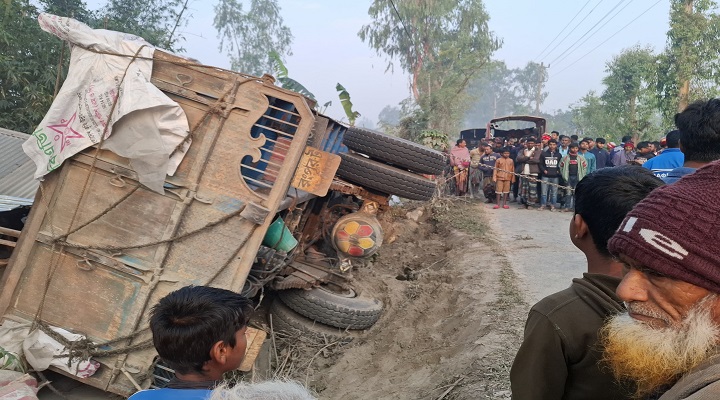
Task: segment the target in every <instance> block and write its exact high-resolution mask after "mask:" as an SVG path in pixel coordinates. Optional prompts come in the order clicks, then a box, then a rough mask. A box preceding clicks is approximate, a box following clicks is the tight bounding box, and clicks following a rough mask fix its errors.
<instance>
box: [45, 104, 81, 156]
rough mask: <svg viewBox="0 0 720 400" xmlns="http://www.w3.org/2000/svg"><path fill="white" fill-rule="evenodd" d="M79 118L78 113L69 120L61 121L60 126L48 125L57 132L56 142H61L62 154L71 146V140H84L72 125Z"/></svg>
mask: <svg viewBox="0 0 720 400" xmlns="http://www.w3.org/2000/svg"><path fill="white" fill-rule="evenodd" d="M76 117H77V111H76V112H75V113H74V114H73V115H72V117H70V119H68V120H64V119H61V120H60V123H59V124H55V125H48V128H50V129H52V130H53V131H55V132H57V133H58V134H57V135H55V138H54V139H55V141H56V142H57V141H60V152H62V151H63V150H65V146H67V145H69V144H70V139H82V138H84V136H83V135H81V134H80V133H79V132H78V131H76V130H75V129H73V128H72V124H73V123H74V122H75V118H76Z"/></svg>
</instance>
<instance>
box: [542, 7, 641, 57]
mask: <svg viewBox="0 0 720 400" xmlns="http://www.w3.org/2000/svg"><path fill="white" fill-rule="evenodd" d="M625 1H626V0H620V1H618V2H617V4H615V6H614V7H613V8H611V9H610V11H608V12H607V13H606V14H605V15H603V17H602V18H600V20H599V21H598V22H596V23H595V25H593V26H591V27H590V29H588V30H587V31H586V32H585V33H583V35H582V36H580V38H579V39H578V40H576V41H575V43H573V44H571V45H570V46H569V47H568V48H567V49H565V51H563V52H562V53H560V54H559V55H558V56H557V57H555V58H554V59H553V60H552V61H550V64H554V63H555V61H557V60H558V59H560V58H561V57H562V59H565V58H566V57H567V56H569V55H570V54H572V53H574V52H575V51H576V50H577V49H578V48H579V46H578V47H575V45H576V44H578V43H579V42H580V41H581V40H583V38H584V37H585V36H587V35H588V34H589V33H590V32H591V31H592V30H593V29H595V27H597V26H598V25H600V23H601V22H603V21H604V20H605V18H607V17H608V16H609V15H610V14H612V12H613V11H615V10H616V9H617V8H618V7H620V5H621V4H622V3H624V2H625ZM627 4H630V3H627ZM627 4H626V6H627ZM615 15H617V14H615ZM611 20H612V18H611V19H610V20H608V22H609V21H611ZM596 33H597V32H596ZM593 35H594V34H593ZM593 35H590V37H592V36H593ZM588 39H589V37H588ZM570 49H572V50H570Z"/></svg>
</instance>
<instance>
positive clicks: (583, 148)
mask: <svg viewBox="0 0 720 400" xmlns="http://www.w3.org/2000/svg"><path fill="white" fill-rule="evenodd" d="M579 146H580V155H581V156H583V157H585V161H587V164H588V167H587V173H588V174H591V173H593V172H595V170H596V169H597V163H596V162H595V161H596V160H595V155H594V154H593V153H591V152H590V142H589V141H588V139H583V140H582V141H581V142H580V144H579Z"/></svg>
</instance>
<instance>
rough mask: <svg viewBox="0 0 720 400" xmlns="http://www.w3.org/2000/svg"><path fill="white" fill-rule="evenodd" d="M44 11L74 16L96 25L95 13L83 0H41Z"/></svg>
mask: <svg viewBox="0 0 720 400" xmlns="http://www.w3.org/2000/svg"><path fill="white" fill-rule="evenodd" d="M39 2H40V5H41V6H42V8H43V11H45V12H46V13H50V14H55V15H61V16H63V17H70V18H74V19H76V20H78V21H80V22H83V23H85V24H88V25H91V26H92V25H94V24H95V23H96V22H97V21H96V16H95V13H94V12H92V11H90V10H88V8H87V4H86V3H85V2H84V1H82V0H40V1H39Z"/></svg>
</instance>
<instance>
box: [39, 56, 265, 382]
mask: <svg viewBox="0 0 720 400" xmlns="http://www.w3.org/2000/svg"><path fill="white" fill-rule="evenodd" d="M143 47H145V46H142V47H140V49H138V50H137V52H136V53H135V54H134V55H132V56H130V55H127V54H118V53H113V52H107V51H98V50H95V49H90V48H85V49H86V50H88V51H91V52H94V53H99V54H105V55H111V56H119V57H128V58H132V59H131V60H130V62H129V63H128V66H127V67H126V69H125V71H124V74H123V75H122V78H121V79H120V80H119V81H118V85H122V83H123V82H124V80H125V77H126V75H127V73H128V70H129V67H130V65H132V63H133V62H134V61H136V60H154V61H155V62H165V63H169V64H173V65H181V66H192V67H193V68H210V69H214V70H221V69H220V68H215V67H209V66H204V65H201V64H197V63H194V62H190V61H185V60H179V61H174V60H165V59H155V58H154V57H143V56H140V51H141V50H142V48H143ZM223 71H225V70H223ZM234 74H235V75H237V73H234ZM243 78H244V79H243ZM251 81H259V78H255V77H252V76H246V75H242V78H236V79H235V80H234V82H233V83H232V85H230V86H231V87H230V88H229V89H228V90H227V91H226V92H225V93H224V94H223V95H222V96H221V97H220V98H218V99H217V100H216V101H215V102H214V103H212V104H209V105H208V108H207V110H205V113H204V115H203V116H202V117H201V119H200V120H199V121H198V122H197V123H196V124H194V126H193V127H192V128H191V130H190V132H189V133H188V135H187V136H186V138H185V140H183V141H182V142H181V143H180V144H178V146H176V148H175V149H174V151H173V152H172V153H171V155H170V156H172V155H174V154H176V153H177V152H178V151H182V150H183V149H184V147H185V146H186V145H188V143H190V141H191V140H192V139H193V134H194V133H195V132H196V131H197V130H198V129H199V128H200V127H201V126H202V125H203V124H205V123H207V121H208V120H209V119H210V117H211V116H213V115H218V116H220V117H221V118H223V119H227V116H228V113H229V110H228V103H230V104H232V103H234V101H235V96H236V93H237V91H238V88H239V87H240V86H241V85H243V84H245V83H247V82H251ZM117 102H118V97H115V99H114V100H113V104H112V108H111V110H110V113H109V117H108V121H110V117H111V116H112V114H113V112H114V110H115V108H116V105H117ZM109 127H110V123H108V124H106V125H105V131H104V132H103V134H102V136H101V138H100V141H99V143H98V144H97V145H96V148H95V152H94V155H93V158H92V163H91V165H90V168H89V169H88V173H87V176H86V179H85V182H84V185H83V187H82V191H81V192H80V196H79V197H78V201H77V204H76V205H75V209H74V212H73V213H72V218H71V219H70V224H69V226H68V228H67V232H66V233H63V234H59V235H56V233H55V229H54V226H55V224H54V223H53V213H54V211H55V209H56V208H55V204H54V203H53V204H51V203H52V202H53V199H51V198H49V197H48V196H47V195H46V193H45V190H44V186H43V184H42V183H41V184H40V195H41V199H42V201H43V204H44V206H45V207H46V208H47V209H48V211H47V218H48V222H49V227H50V234H51V240H50V244H51V249H50V253H51V254H52V256H51V259H50V263H49V265H48V270H47V277H46V281H45V287H44V288H43V289H44V290H43V291H42V297H41V300H40V303H39V305H38V309H37V311H36V313H35V316H34V319H33V322H32V326H31V331H34V330H37V329H40V330H41V331H42V332H43V333H45V334H47V335H48V336H50V337H51V338H52V339H54V340H55V341H57V342H58V343H60V344H61V345H62V346H63V347H64V350H63V352H62V354H60V355H56V356H54V357H55V358H67V359H68V365H70V364H71V363H72V362H73V361H74V360H78V359H79V360H89V359H90V358H92V357H110V356H119V357H118V358H117V360H116V364H115V366H114V367H113V373H115V372H116V371H118V370H119V371H122V372H123V373H125V374H126V376H128V378H129V379H131V380H132V379H133V378H132V376H129V375H128V373H127V372H126V371H125V370H124V367H118V365H123V364H124V361H125V359H126V357H127V355H128V354H130V353H132V352H135V351H140V350H145V349H149V348H152V347H153V342H152V339H151V338H147V337H148V336H149V327H148V326H147V323H146V322H145V320H144V318H143V317H144V316H145V314H146V310H147V309H148V306H149V301H150V298H151V297H152V296H151V295H150V294H152V293H153V292H154V291H155V289H156V287H157V285H158V284H159V282H161V281H163V280H162V273H163V270H164V265H165V262H166V260H167V254H169V252H168V253H166V256H165V258H163V260H162V261H161V262H160V265H159V267H157V268H156V269H155V270H154V271H153V275H152V279H151V280H150V281H149V282H148V285H147V293H148V295H147V296H146V298H145V300H144V303H143V305H142V307H140V308H139V313H138V316H137V318H136V319H135V321H134V326H133V327H132V328H131V329H130V330H131V332H132V333H130V334H128V335H126V336H122V337H119V338H116V339H113V340H109V341H105V342H102V343H94V342H93V341H92V340H91V339H89V338H88V337H87V336H84V337H83V338H82V339H79V340H68V339H67V338H66V337H64V336H63V335H61V334H59V333H58V332H56V331H55V330H53V329H52V328H51V326H50V325H49V324H48V323H46V322H45V321H43V320H42V312H43V308H44V306H45V302H46V298H47V295H48V291H49V289H50V287H51V282H52V280H53V277H54V275H55V272H56V271H57V268H58V266H59V265H60V260H61V256H63V254H64V249H65V248H73V249H85V250H97V251H107V252H110V253H118V252H120V251H122V250H129V249H139V248H146V247H152V246H157V245H162V244H169V243H177V242H180V241H182V240H185V239H187V238H190V237H193V236H196V235H198V234H200V233H202V232H206V231H209V230H211V229H213V228H215V227H217V226H219V225H221V224H224V223H226V222H228V221H229V220H231V219H233V218H235V217H238V216H241V214H242V213H243V211H244V210H245V209H246V204H242V205H241V206H240V207H239V209H238V210H236V211H233V212H231V213H228V214H225V215H223V216H222V217H220V218H218V219H217V220H215V221H212V222H209V223H206V224H205V225H203V226H201V227H198V228H196V229H192V230H189V231H187V232H184V233H178V230H179V225H178V227H177V228H176V229H175V231H174V232H173V233H172V234H171V236H172V237H170V238H168V239H161V240H154V241H151V242H147V243H140V244H123V245H117V246H115V245H104V246H94V245H81V244H77V243H72V242H71V241H69V236H70V235H72V234H74V233H76V232H78V231H80V230H82V229H83V228H85V227H87V226H89V225H90V224H92V223H94V222H96V221H98V220H99V219H101V218H103V217H104V216H106V215H107V214H108V213H110V212H111V211H112V210H115V209H116V208H118V207H119V206H120V205H121V204H123V203H124V202H125V201H127V199H128V198H130V197H131V196H133V195H134V194H135V193H136V192H137V190H138V189H140V186H139V185H136V186H134V187H132V189H130V190H129V191H128V192H126V193H125V194H124V195H122V197H120V198H119V199H118V200H116V201H114V202H113V203H112V204H111V205H109V206H108V207H106V208H105V209H104V210H103V211H102V212H100V213H99V214H97V215H95V216H94V217H92V218H91V219H89V220H87V221H85V222H83V223H82V224H80V225H78V226H76V227H74V224H75V222H76V220H77V217H78V211H79V209H80V204H81V202H82V200H83V198H84V197H85V195H86V193H87V191H88V186H89V182H90V177H91V175H92V173H93V171H94V170H95V169H96V164H97V161H98V158H99V155H100V151H101V148H102V146H103V143H104V141H105V139H106V136H107V132H108V128H109ZM213 146H214V144H213ZM206 164H207V163H206ZM203 172H204V167H203V170H202V171H201V172H200V174H199V176H198V178H197V181H198V182H199V181H200V179H201V177H202V175H203ZM198 182H196V183H198ZM54 201H55V202H57V198H55V199H54ZM179 218H181V219H182V214H181V216H180V217H179ZM257 226H258V222H255V223H254V224H253V225H252V226H251V227H250V228H249V229H247V230H246V232H244V233H245V236H244V238H243V239H242V240H240V242H239V243H238V244H237V247H236V248H235V249H234V250H233V252H232V254H230V255H229V257H228V258H227V259H226V260H225V261H224V263H222V265H221V266H220V267H219V268H218V269H217V270H216V271H215V273H214V274H213V276H212V277H210V278H209V279H207V281H206V282H203V283H202V284H204V285H210V284H212V283H213V282H214V281H215V280H216V279H217V278H218V277H219V276H220V275H221V274H223V273H224V272H225V271H227V270H228V267H229V266H230V265H231V264H232V263H233V262H234V261H235V260H237V258H238V257H239V256H240V254H241V252H242V250H243V249H244V248H245V245H246V243H247V242H248V240H249V239H250V238H251V237H252V235H253V233H254V232H255V229H256V228H257ZM114 255H116V254H114ZM143 322H145V323H144V324H143ZM142 325H144V326H143V327H141V326H142ZM141 337H146V338H147V339H141ZM134 341H137V343H133V342H134ZM143 379H144V378H143Z"/></svg>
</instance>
